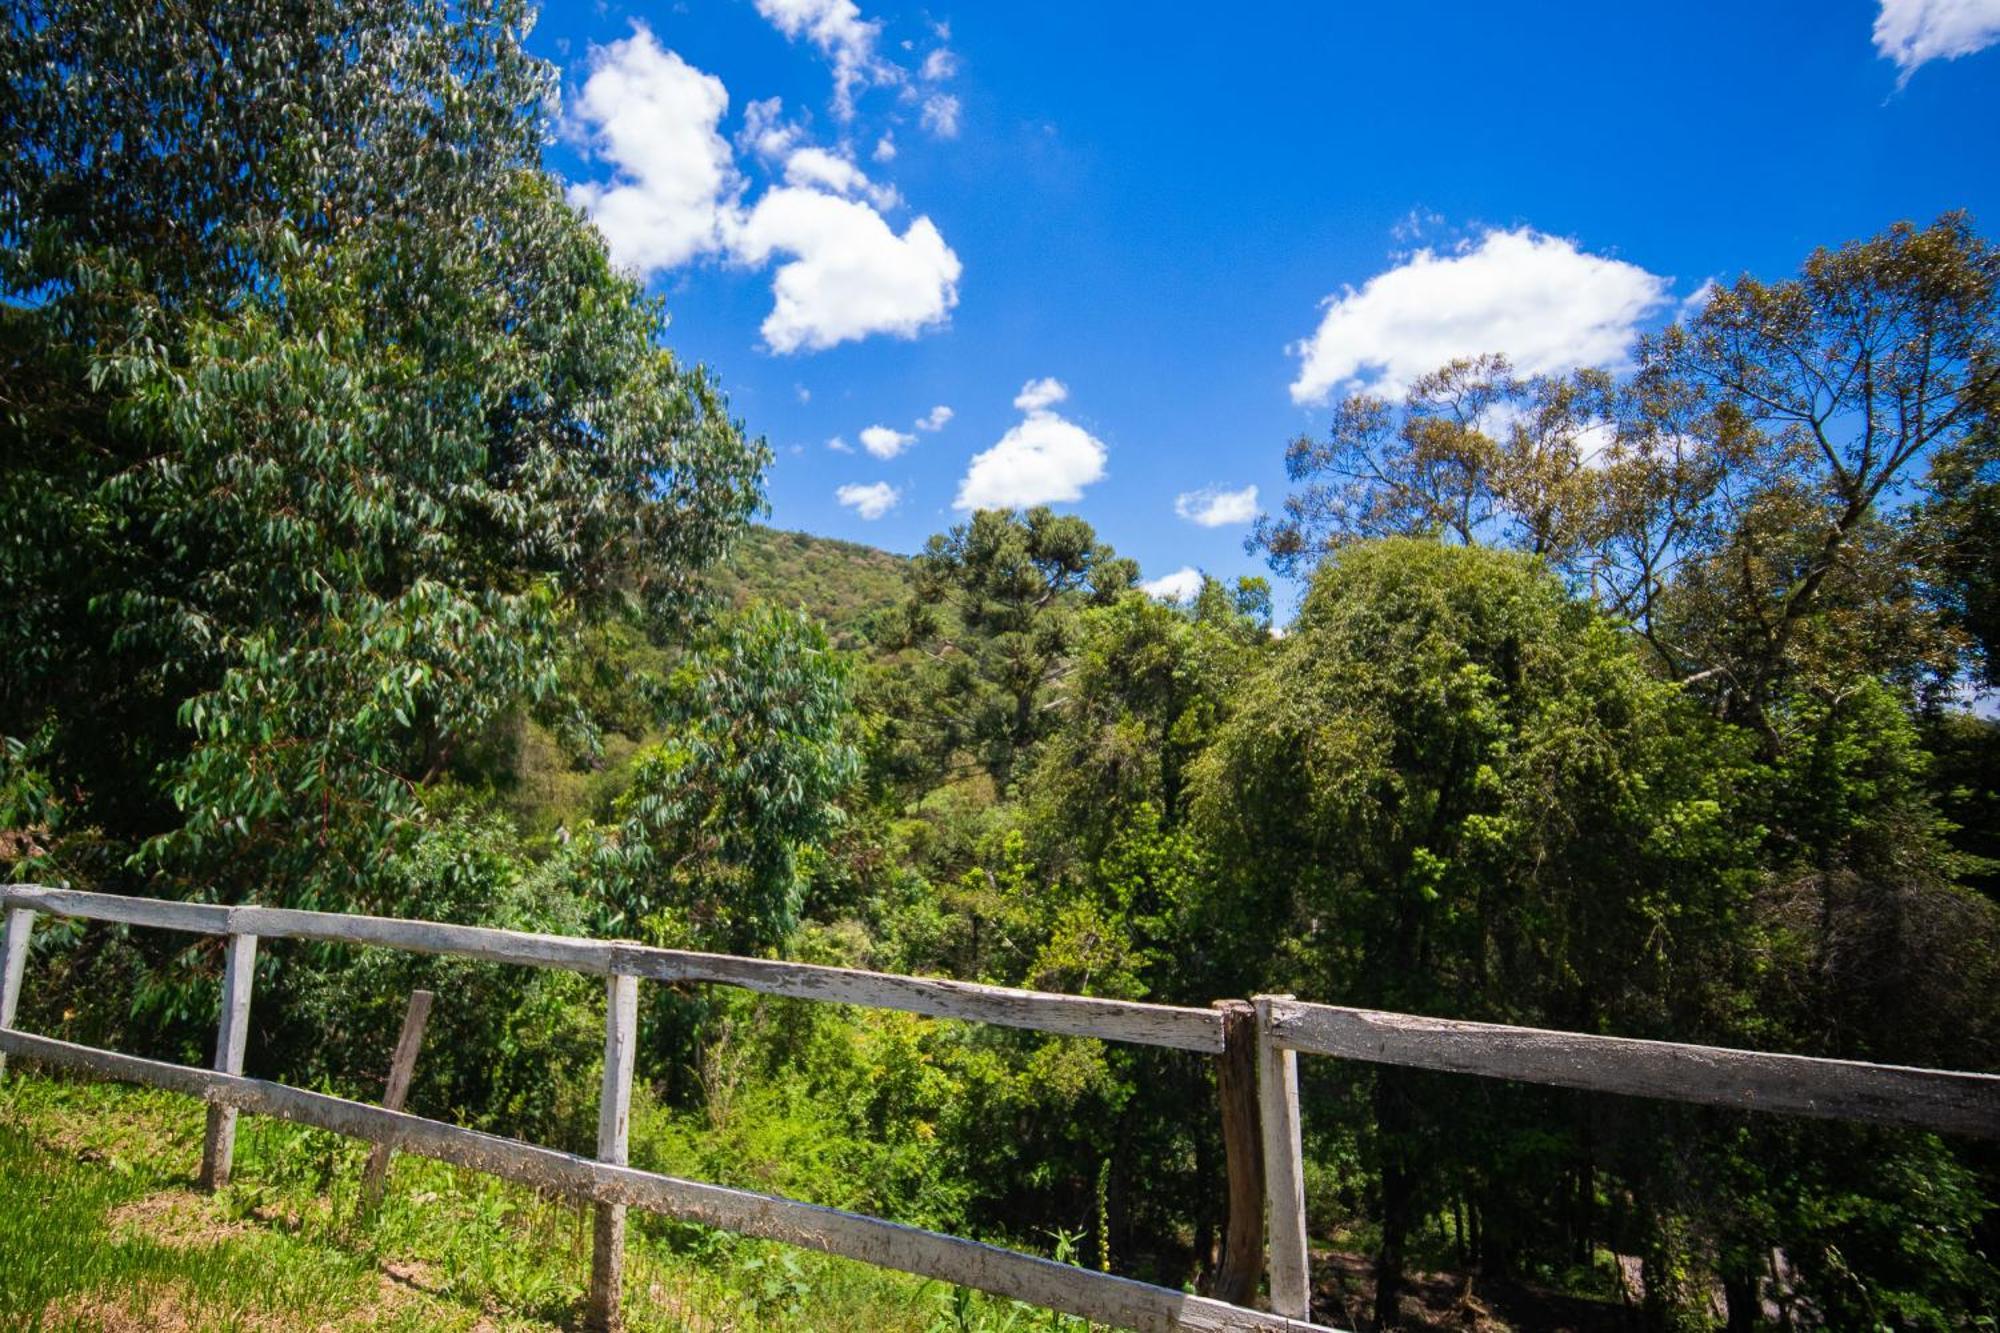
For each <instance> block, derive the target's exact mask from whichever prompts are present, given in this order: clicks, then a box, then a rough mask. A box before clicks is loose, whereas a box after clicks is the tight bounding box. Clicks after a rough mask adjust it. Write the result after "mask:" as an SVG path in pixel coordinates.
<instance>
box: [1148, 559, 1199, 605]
mask: <svg viewBox="0 0 2000 1333" xmlns="http://www.w3.org/2000/svg"><path fill="white" fill-rule="evenodd" d="M1139 590H1140V591H1141V592H1143V593H1145V594H1146V595H1147V596H1148V597H1157V598H1159V599H1160V600H1161V601H1163V602H1191V601H1193V600H1194V599H1195V597H1196V596H1197V595H1199V594H1200V592H1201V571H1200V570H1198V569H1196V568H1195V567H1194V566H1192V565H1182V566H1181V567H1180V568H1179V569H1177V570H1175V571H1174V572H1173V573H1171V574H1162V575H1160V577H1158V578H1156V579H1148V580H1147V581H1146V582H1144V583H1142V584H1140V585H1139Z"/></svg>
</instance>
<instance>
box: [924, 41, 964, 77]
mask: <svg viewBox="0 0 2000 1333" xmlns="http://www.w3.org/2000/svg"><path fill="white" fill-rule="evenodd" d="M920 72H921V74H922V75H923V80H924V82H925V83H943V82H944V81H945V80H946V79H949V78H951V77H953V76H954V75H956V74H957V73H958V56H957V55H956V54H954V53H953V51H952V49H951V48H950V47H948V46H940V47H939V48H938V49H937V50H935V51H933V52H931V53H930V54H929V55H927V56H925V57H924V67H923V69H922V70H921V71H920Z"/></svg>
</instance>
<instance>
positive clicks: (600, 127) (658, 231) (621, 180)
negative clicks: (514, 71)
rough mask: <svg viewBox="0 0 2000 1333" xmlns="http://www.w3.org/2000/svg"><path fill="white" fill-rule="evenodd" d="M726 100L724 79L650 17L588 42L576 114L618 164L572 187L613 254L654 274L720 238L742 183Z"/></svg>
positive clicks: (596, 145)
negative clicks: (687, 54) (721, 130)
mask: <svg viewBox="0 0 2000 1333" xmlns="http://www.w3.org/2000/svg"><path fill="white" fill-rule="evenodd" d="M728 109H729V93H728V91H727V90H726V89H725V88H724V87H723V86H722V81H721V80H720V79H718V78H716V77H715V76H714V75H712V74H704V73H703V72H702V71H700V70H698V69H696V68H695V67H694V66H692V65H690V64H688V63H687V62H686V61H685V60H682V59H681V58H680V56H679V55H677V54H676V53H674V52H672V51H668V50H664V49H662V48H661V46H660V44H659V43H658V42H657V41H655V40H654V38H653V34H652V32H651V31H650V30H649V29H648V28H647V27H646V26H645V25H644V24H640V23H635V24H634V25H633V31H632V35H631V36H630V37H628V38H626V39H625V40H623V41H618V42H613V43H611V44H610V45H609V46H598V47H592V48H591V52H590V77H589V78H588V79H587V80H585V81H584V85H583V92H582V94H581V95H580V96H579V98H578V100H577V105H576V117H577V119H578V121H579V122H580V123H581V125H582V126H583V127H584V129H585V131H586V133H587V136H588V139H589V145H590V149H591V151H592V152H593V153H595V154H596V155H597V156H599V157H602V158H604V159H605V160H607V161H609V162H610V163H611V164H612V166H613V167H614V169H615V171H614V176H613V179H612V181H611V182H610V183H609V184H600V183H595V182H585V183H582V184H577V185H572V186H570V188H569V200H570V202H571V203H572V204H575V205H576V206H577V207H579V208H581V209H583V210H584V212H586V213H588V214H589V215H590V218H591V220H592V221H593V222H595V223H596V224H597V227H598V230H600V231H602V232H603V233H604V239H605V242H606V244H607V245H608V246H609V247H610V251H611V257H612V259H613V260H614V261H616V262H617V263H619V264H623V265H627V266H629V267H631V268H634V269H637V270H638V271H639V272H641V273H642V274H650V273H654V272H658V271H660V270H663V269H669V268H673V267H675V266H676V265H679V264H683V263H686V262H687V261H688V260H690V259H692V258H694V257H695V256H697V255H700V254H703V253H706V252H708V251H711V250H714V249H716V248H718V247H719V246H720V245H721V243H722V230H723V225H724V218H725V214H726V210H727V209H728V208H729V207H731V206H732V205H733V203H734V201H735V199H736V197H737V195H738V194H739V193H740V192H741V190H742V180H741V178H740V177H739V176H738V175H737V172H736V164H735V158H734V156H733V155H732V154H731V153H730V151H729V145H728V144H727V143H726V142H724V141H723V138H722V136H721V135H720V134H718V133H717V132H716V127H717V126H718V125H719V124H720V123H721V121H722V116H723V113H724V112H726V111H727V110H728Z"/></svg>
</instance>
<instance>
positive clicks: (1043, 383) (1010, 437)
mask: <svg viewBox="0 0 2000 1333" xmlns="http://www.w3.org/2000/svg"><path fill="white" fill-rule="evenodd" d="M1068 396H1069V390H1068V389H1066V388H1064V387H1063V385H1062V383H1061V381H1059V380H1056V379H1054V378H1048V379H1039V380H1029V381H1028V383H1027V384H1025V385H1023V386H1022V388H1021V392H1020V394H1019V396H1017V397H1016V398H1015V399H1014V406H1016V407H1018V408H1020V409H1021V410H1022V411H1023V412H1024V413H1026V414H1027V415H1026V416H1025V417H1024V418H1023V419H1022V420H1021V421H1019V422H1018V423H1016V424H1015V425H1014V427H1013V428H1012V429H1011V430H1009V431H1008V432H1007V433H1006V434H1005V435H1002V436H1001V437H1000V441H999V443H997V444H995V445H994V446H993V447H992V448H991V449H988V450H986V451H984V452H983V453H978V454H974V455H973V458H972V463H971V465H970V466H969V467H968V468H966V471H965V476H964V478H963V479H961V480H960V482H959V483H958V498H957V499H955V500H953V501H952V508H954V509H1023V508H1026V507H1028V506H1030V505H1038V504H1050V503H1054V502H1058V501H1074V500H1080V499H1082V498H1083V488H1084V487H1086V486H1088V485H1090V484H1091V483H1092V482H1094V481H1097V480H1098V479H1100V478H1101V477H1103V476H1104V456H1105V449H1104V442H1103V441H1102V440H1100V439H1098V438H1097V437H1096V436H1094V435H1092V434H1091V433H1090V432H1089V431H1087V430H1085V429H1084V428H1083V427H1081V426H1079V425H1077V424H1076V423H1075V422H1073V421H1070V420H1068V419H1067V418H1065V417H1063V416H1060V415H1058V414H1057V413H1055V412H1053V411H1051V410H1049V409H1050V407H1051V406H1052V405H1053V404H1055V403H1058V402H1061V401H1062V400H1063V399H1064V398H1066V397H1068Z"/></svg>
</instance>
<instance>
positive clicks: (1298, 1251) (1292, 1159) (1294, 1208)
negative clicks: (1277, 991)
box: [1255, 995, 1312, 1319]
mask: <svg viewBox="0 0 2000 1333" xmlns="http://www.w3.org/2000/svg"><path fill="white" fill-rule="evenodd" d="M1291 998H1292V997H1291V996H1289V995H1259V996H1257V997H1256V1000H1255V1004H1256V1013H1257V1093H1258V1102H1259V1103H1260V1109H1261V1112H1262V1117H1263V1122H1264V1198H1265V1204H1266V1207H1267V1209H1268V1216H1269V1219H1270V1246H1271V1312H1272V1313H1273V1314H1281V1315H1284V1316H1285V1317H1286V1318H1288V1319H1311V1318H1312V1313H1311V1312H1312V1278H1311V1273H1310V1271H1309V1270H1308V1268H1307V1265H1306V1190H1305V1169H1304V1164H1303V1162H1302V1161H1301V1155H1302V1154H1301V1149H1300V1142H1299V1057H1298V1052H1296V1051H1293V1050H1290V1049H1288V1048H1286V1047H1283V1046H1280V1045H1278V1044H1277V1042H1276V1041H1274V1040H1273V1039H1272V1033H1271V1002H1272V1001H1273V1000H1289V999H1291Z"/></svg>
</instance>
